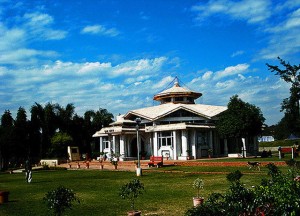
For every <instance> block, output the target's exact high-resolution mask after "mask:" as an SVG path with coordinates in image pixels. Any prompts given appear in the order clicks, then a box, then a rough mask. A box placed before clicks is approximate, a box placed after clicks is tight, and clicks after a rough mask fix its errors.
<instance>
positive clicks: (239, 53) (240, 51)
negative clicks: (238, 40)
mask: <svg viewBox="0 0 300 216" xmlns="http://www.w3.org/2000/svg"><path fill="white" fill-rule="evenodd" d="M244 53H245V52H244V51H243V50H238V51H236V52H234V53H232V54H231V57H232V58H234V57H236V56H240V55H243V54H244Z"/></svg>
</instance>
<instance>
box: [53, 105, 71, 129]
mask: <svg viewBox="0 0 300 216" xmlns="http://www.w3.org/2000/svg"><path fill="white" fill-rule="evenodd" d="M55 109H56V110H57V117H58V124H59V125H58V127H59V130H60V131H63V132H66V133H70V130H71V125H72V120H73V117H74V115H75V106H74V105H73V104H67V106H66V107H65V108H64V107H62V106H60V105H58V104H57V105H56V106H55Z"/></svg>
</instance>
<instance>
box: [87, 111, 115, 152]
mask: <svg viewBox="0 0 300 216" xmlns="http://www.w3.org/2000/svg"><path fill="white" fill-rule="evenodd" d="M113 117H114V116H113V114H111V113H110V112H108V111H107V110H106V109H102V108H99V109H98V110H97V111H94V110H88V111H86V112H85V113H84V129H85V133H86V134H85V142H84V143H85V145H84V146H85V149H86V150H87V152H90V151H91V142H92V135H93V134H94V133H95V132H96V131H98V130H100V129H101V128H102V127H106V126H108V125H109V124H110V123H112V121H113Z"/></svg>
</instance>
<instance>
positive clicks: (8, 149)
mask: <svg viewBox="0 0 300 216" xmlns="http://www.w3.org/2000/svg"><path fill="white" fill-rule="evenodd" d="M13 130H14V119H13V118H12V116H11V113H10V111H9V110H5V111H4V114H3V115H2V116H1V125H0V169H3V168H4V169H5V168H7V166H8V163H9V162H10V161H9V160H10V159H12V150H13V149H14V145H15V143H14V140H13Z"/></svg>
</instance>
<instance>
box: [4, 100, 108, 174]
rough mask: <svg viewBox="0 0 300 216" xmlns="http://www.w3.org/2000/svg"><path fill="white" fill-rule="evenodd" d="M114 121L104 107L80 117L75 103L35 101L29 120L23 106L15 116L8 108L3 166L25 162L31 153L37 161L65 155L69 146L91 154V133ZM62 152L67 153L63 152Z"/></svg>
mask: <svg viewBox="0 0 300 216" xmlns="http://www.w3.org/2000/svg"><path fill="white" fill-rule="evenodd" d="M112 121H113V115H112V114H111V113H110V112H108V111H107V110H106V109H102V108H99V110H96V111H94V110H89V111H86V112H85V113H84V117H81V116H79V115H77V114H76V113H75V106H74V105H73V104H67V105H66V106H65V107H63V106H61V105H59V104H52V103H47V104H45V105H44V106H43V105H41V104H39V103H35V104H34V105H32V107H31V109H30V119H27V113H26V110H25V109H24V108H23V107H20V108H19V110H18V113H17V115H16V118H15V119H13V117H12V115H11V112H10V111H9V110H6V111H5V112H4V114H3V115H2V116H1V122H0V123H1V124H0V169H1V168H7V166H8V164H11V165H15V164H18V163H19V164H20V163H23V162H24V160H25V159H26V158H27V157H28V156H30V157H31V158H32V159H33V160H34V161H39V159H41V158H42V157H51V156H58V157H65V154H67V148H66V146H67V145H74V146H78V147H79V149H80V152H84V153H91V152H92V150H93V149H92V145H91V144H92V142H93V138H92V135H93V134H94V133H95V132H96V131H97V130H100V129H101V128H102V127H105V126H108V125H109V124H110V123H111V122H112ZM61 151H62V152H64V153H63V154H60V152H61ZM1 162H3V163H1Z"/></svg>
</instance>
